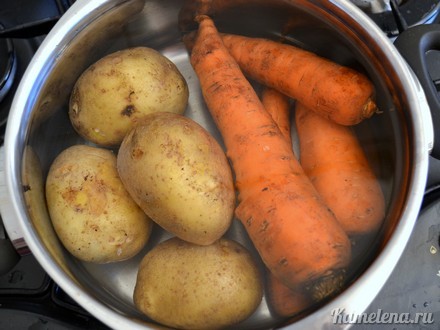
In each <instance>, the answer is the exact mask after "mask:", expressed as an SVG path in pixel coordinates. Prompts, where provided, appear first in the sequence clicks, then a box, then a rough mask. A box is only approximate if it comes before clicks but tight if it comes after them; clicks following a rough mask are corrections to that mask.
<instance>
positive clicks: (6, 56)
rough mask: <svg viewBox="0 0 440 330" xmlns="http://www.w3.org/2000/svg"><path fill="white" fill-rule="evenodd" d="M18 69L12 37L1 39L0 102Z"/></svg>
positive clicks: (9, 87)
mask: <svg viewBox="0 0 440 330" xmlns="http://www.w3.org/2000/svg"><path fill="white" fill-rule="evenodd" d="M0 29H1V26H0ZM16 71H17V60H16V55H15V50H14V45H13V43H12V41H11V39H0V102H1V101H2V100H3V99H4V97H5V96H6V94H8V92H9V90H10V89H11V86H12V83H13V81H14V77H15V73H16Z"/></svg>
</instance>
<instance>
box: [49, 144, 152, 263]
mask: <svg viewBox="0 0 440 330" xmlns="http://www.w3.org/2000/svg"><path fill="white" fill-rule="evenodd" d="M46 200H47V205H48V210H49V215H50V218H51V220H52V223H53V226H54V229H55V231H56V233H57V235H58V237H59V239H60V241H61V243H62V244H63V245H64V247H65V248H66V249H67V250H68V251H69V252H70V253H71V254H73V255H74V256H75V257H77V258H78V259H81V260H84V261H89V262H96V263H107V262H115V261H120V260H124V259H128V258H130V257H132V256H134V255H135V254H137V253H138V252H139V251H140V250H141V249H142V248H143V247H144V246H145V244H146V242H147V241H148V239H149V236H150V233H151V228H152V221H151V220H150V219H149V218H148V217H147V215H146V214H145V213H144V212H143V211H142V210H141V209H140V208H139V207H138V206H137V204H136V203H135V202H134V201H133V199H132V198H131V197H130V195H129V194H128V192H127V190H126V189H125V188H124V186H123V184H122V182H121V180H120V178H119V176H118V172H117V169H116V156H115V155H114V154H113V153H112V152H111V151H110V150H105V149H101V148H96V147H90V146H86V145H76V146H72V147H69V148H67V149H66V150H64V151H63V152H61V153H60V154H59V155H58V156H57V158H56V159H55V160H54V162H53V163H52V165H51V167H50V169H49V173H48V176H47V178H46Z"/></svg>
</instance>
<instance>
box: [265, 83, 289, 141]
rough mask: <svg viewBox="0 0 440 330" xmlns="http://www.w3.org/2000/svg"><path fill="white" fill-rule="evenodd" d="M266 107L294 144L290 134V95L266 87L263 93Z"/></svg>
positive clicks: (283, 132)
mask: <svg viewBox="0 0 440 330" xmlns="http://www.w3.org/2000/svg"><path fill="white" fill-rule="evenodd" d="M261 102H262V103H263V106H264V108H265V109H266V111H267V112H269V114H270V116H271V117H272V119H273V120H274V122H275V123H276V124H277V126H278V127H279V129H280V130H281V133H282V134H283V135H284V137H285V138H286V140H287V141H288V142H289V143H290V144H292V137H291V136H290V126H291V124H290V102H289V97H287V96H286V95H284V94H282V93H280V92H278V91H277V90H276V89H273V88H264V89H263V91H262V93H261Z"/></svg>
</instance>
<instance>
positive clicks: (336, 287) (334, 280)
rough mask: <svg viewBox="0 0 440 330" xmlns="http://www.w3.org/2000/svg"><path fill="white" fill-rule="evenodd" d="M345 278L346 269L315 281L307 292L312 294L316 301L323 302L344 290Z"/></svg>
mask: <svg viewBox="0 0 440 330" xmlns="http://www.w3.org/2000/svg"><path fill="white" fill-rule="evenodd" d="M345 276H346V274H345V269H339V270H335V271H332V272H331V274H329V275H326V276H323V277H321V278H319V279H318V280H316V281H314V282H313V283H312V284H311V285H310V286H308V287H307V288H306V290H307V291H309V292H310V294H311V296H312V298H313V299H314V300H315V301H321V300H323V299H325V298H327V297H331V296H333V295H335V294H337V293H338V292H340V291H341V290H342V288H343V287H344V283H345Z"/></svg>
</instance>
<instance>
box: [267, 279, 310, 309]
mask: <svg viewBox="0 0 440 330" xmlns="http://www.w3.org/2000/svg"><path fill="white" fill-rule="evenodd" d="M266 290H267V301H268V304H269V308H270V310H271V311H272V312H273V313H274V314H276V315H277V316H282V317H290V316H294V315H296V314H299V313H301V312H304V311H305V310H306V309H307V308H309V307H311V306H312V305H313V300H312V299H311V297H310V296H309V295H308V294H307V292H305V290H303V289H302V288H301V287H300V286H299V287H298V288H295V289H291V288H289V287H287V286H285V285H284V284H283V283H281V282H280V281H279V280H278V279H277V278H276V277H275V276H273V275H272V274H271V273H270V272H269V274H268V277H267V287H266Z"/></svg>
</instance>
